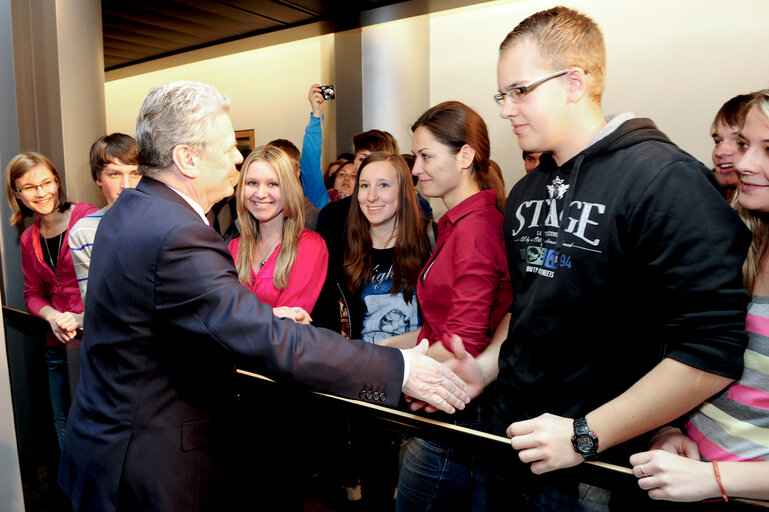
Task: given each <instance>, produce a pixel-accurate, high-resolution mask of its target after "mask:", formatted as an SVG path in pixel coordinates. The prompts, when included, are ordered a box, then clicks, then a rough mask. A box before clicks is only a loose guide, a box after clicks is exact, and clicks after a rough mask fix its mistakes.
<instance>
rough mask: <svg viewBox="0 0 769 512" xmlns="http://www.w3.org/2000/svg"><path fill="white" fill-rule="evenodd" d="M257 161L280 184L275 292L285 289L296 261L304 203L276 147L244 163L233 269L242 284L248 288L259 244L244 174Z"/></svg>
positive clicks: (257, 151)
mask: <svg viewBox="0 0 769 512" xmlns="http://www.w3.org/2000/svg"><path fill="white" fill-rule="evenodd" d="M257 160H262V161H264V162H266V163H268V164H270V166H271V167H272V168H273V170H274V171H275V174H276V175H277V177H278V183H279V184H280V197H281V201H282V202H283V243H282V244H281V247H280V253H279V254H278V261H277V263H276V264H275V274H274V275H273V277H272V282H273V284H274V285H275V288H277V289H279V290H282V289H283V288H285V287H286V286H287V285H288V276H289V274H290V273H291V268H292V267H293V266H294V261H296V252H297V247H298V244H299V237H300V236H302V231H303V230H304V201H303V199H302V186H301V185H300V184H299V178H297V176H296V169H294V166H293V164H292V163H291V159H290V158H289V157H288V155H287V154H286V152H285V151H283V150H282V149H280V148H276V147H275V146H261V147H259V148H256V149H255V150H254V151H253V152H252V153H251V154H250V155H248V158H247V159H246V161H245V162H243V166H242V167H241V171H240V179H239V180H238V189H237V192H236V196H237V210H238V219H239V220H240V246H239V247H238V258H237V261H236V262H235V266H236V267H237V269H238V278H239V279H240V282H241V283H246V284H251V265H252V263H253V260H254V254H255V253H256V244H257V242H258V241H259V236H260V234H259V221H258V220H256V219H255V218H254V216H253V215H251V213H250V212H249V211H248V210H247V209H246V201H245V198H244V197H243V196H244V194H245V192H244V188H245V182H246V174H247V173H248V166H249V165H251V164H252V163H253V162H255V161H257Z"/></svg>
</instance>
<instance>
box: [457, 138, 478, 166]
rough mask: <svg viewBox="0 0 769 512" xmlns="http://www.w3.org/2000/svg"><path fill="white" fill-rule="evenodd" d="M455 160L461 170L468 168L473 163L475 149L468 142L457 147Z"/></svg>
mask: <svg viewBox="0 0 769 512" xmlns="http://www.w3.org/2000/svg"><path fill="white" fill-rule="evenodd" d="M457 160H458V161H459V166H460V167H461V168H462V170H466V169H469V168H470V167H471V166H472V165H473V160H475V149H473V147H472V146H470V145H469V144H465V145H464V146H462V147H461V148H460V149H459V153H457Z"/></svg>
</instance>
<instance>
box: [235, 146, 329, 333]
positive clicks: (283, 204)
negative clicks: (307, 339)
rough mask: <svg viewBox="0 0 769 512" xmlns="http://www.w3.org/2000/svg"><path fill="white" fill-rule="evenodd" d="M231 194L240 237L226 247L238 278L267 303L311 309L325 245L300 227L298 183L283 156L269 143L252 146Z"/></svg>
mask: <svg viewBox="0 0 769 512" xmlns="http://www.w3.org/2000/svg"><path fill="white" fill-rule="evenodd" d="M236 194H237V209H238V219H239V221H240V237H238V238H236V239H234V240H232V241H231V242H230V244H229V246H228V247H229V249H230V252H231V253H232V257H233V259H234V260H235V266H236V267H237V269H238V277H239V278H240V282H241V283H243V284H244V285H245V286H246V287H248V288H249V289H250V290H251V291H253V292H254V293H255V294H256V296H257V297H258V298H259V300H260V301H262V302H265V303H267V304H270V305H271V306H272V307H273V308H283V307H285V308H301V309H302V310H303V311H302V314H306V312H307V311H311V310H312V308H313V307H314V306H315V302H316V301H317V300H318V295H319V294H320V290H321V288H322V287H323V282H324V281H325V280H326V270H327V268H328V250H327V249H326V244H325V242H324V241H323V239H322V238H321V237H320V235H318V234H317V233H314V232H312V231H310V230H308V229H305V227H304V200H303V194H302V186H301V184H300V183H299V178H298V177H297V175H296V171H295V169H294V166H293V165H292V164H291V160H290V159H289V157H288V155H286V153H285V152H284V151H283V150H281V149H279V148H276V147H273V146H262V147H260V148H257V149H256V150H254V152H253V153H251V154H250V155H249V156H248V158H247V159H246V161H245V162H244V163H243V167H242V168H241V173H240V181H239V184H238V189H237V192H236ZM280 316H283V315H280ZM307 318H309V315H307Z"/></svg>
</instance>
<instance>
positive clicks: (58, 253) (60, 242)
mask: <svg viewBox="0 0 769 512" xmlns="http://www.w3.org/2000/svg"><path fill="white" fill-rule="evenodd" d="M56 238H58V239H59V250H58V251H57V252H56V259H57V260H58V259H59V256H60V255H61V245H62V243H63V242H64V233H63V232H61V233H59V234H58V236H57V237H56ZM43 240H45V244H43V245H45V252H46V253H47V254H48V261H50V262H51V269H53V272H54V273H56V262H55V261H53V256H51V249H50V248H49V247H48V238H44V239H43Z"/></svg>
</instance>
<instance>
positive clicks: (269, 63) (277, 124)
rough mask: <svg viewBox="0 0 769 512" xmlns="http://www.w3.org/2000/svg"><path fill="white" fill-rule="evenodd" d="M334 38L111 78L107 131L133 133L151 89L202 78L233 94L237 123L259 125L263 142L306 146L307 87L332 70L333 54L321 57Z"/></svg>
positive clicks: (259, 141) (245, 126)
mask: <svg viewBox="0 0 769 512" xmlns="http://www.w3.org/2000/svg"><path fill="white" fill-rule="evenodd" d="M332 37H333V36H332V35H325V36H319V37H312V38H308V39H303V40H300V41H296V42H293V43H285V44H280V45H276V46H271V47H267V48H262V49H258V50H251V51H246V52H240V53H236V54H233V55H230V56H227V57H218V58H213V59H207V60H204V61H202V62H197V63H193V64H184V65H180V66H175V67H170V68H167V69H163V70H158V71H152V72H149V73H145V74H141V75H137V76H134V77H129V78H123V79H118V80H114V81H110V82H107V83H106V84H105V91H106V98H107V112H108V113H109V115H108V116H107V130H108V131H109V132H114V131H120V132H124V133H128V134H130V135H133V134H134V128H135V123H136V115H137V114H138V112H139V108H140V107H141V103H142V101H143V100H144V97H145V95H146V94H147V91H148V90H149V89H151V88H152V87H154V86H155V85H158V84H161V83H164V82H170V81H173V80H196V81H201V82H207V83H210V84H212V85H214V86H215V87H217V88H218V89H219V90H220V91H221V92H222V93H223V94H226V95H228V96H229V97H230V99H231V102H232V103H231V106H230V117H231V118H232V124H233V126H234V127H235V129H236V130H246V129H252V128H253V129H254V131H255V132H254V135H255V142H256V144H257V145H260V144H264V143H266V142H269V141H270V140H272V139H276V138H285V139H289V140H291V141H292V142H294V143H295V144H296V145H297V146H299V147H301V144H302V136H303V134H304V128H305V126H306V125H307V122H308V120H309V116H310V111H311V109H310V104H309V102H308V100H307V92H308V90H309V87H310V85H312V84H313V83H315V82H319V81H321V79H322V78H323V75H324V74H326V73H328V71H327V70H326V71H325V73H324V68H323V66H322V63H326V62H327V59H323V58H321V57H322V56H323V55H327V53H328V49H327V46H328V42H327V41H325V40H326V39H328V38H332ZM326 69H327V68H326Z"/></svg>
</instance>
